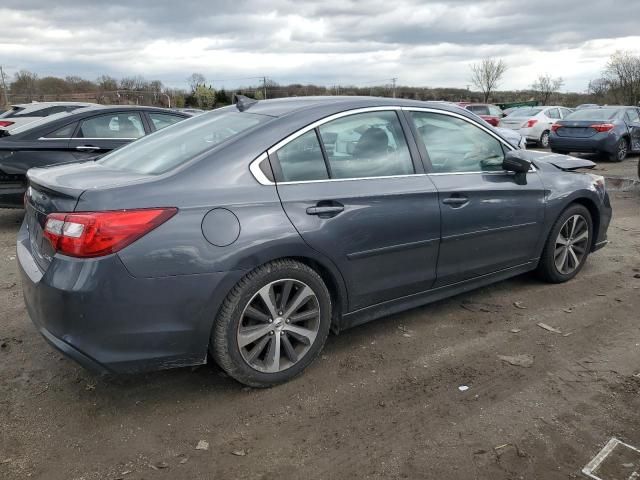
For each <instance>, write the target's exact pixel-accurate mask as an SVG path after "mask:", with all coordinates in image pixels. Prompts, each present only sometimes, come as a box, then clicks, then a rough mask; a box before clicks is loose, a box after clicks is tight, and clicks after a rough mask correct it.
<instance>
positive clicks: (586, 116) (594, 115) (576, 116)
mask: <svg viewBox="0 0 640 480" xmlns="http://www.w3.org/2000/svg"><path fill="white" fill-rule="evenodd" d="M618 112H619V110H618V109H617V108H585V109H582V110H576V111H575V112H573V113H571V114H570V115H567V117H566V120H612V119H613V118H614V117H615V116H616V115H617V114H618Z"/></svg>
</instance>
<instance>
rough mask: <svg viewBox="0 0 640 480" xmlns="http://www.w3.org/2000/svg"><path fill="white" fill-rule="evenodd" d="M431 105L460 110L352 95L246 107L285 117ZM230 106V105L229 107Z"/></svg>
mask: <svg viewBox="0 0 640 480" xmlns="http://www.w3.org/2000/svg"><path fill="white" fill-rule="evenodd" d="M385 106H389V107H393V106H396V107H423V108H424V107H430V108H438V109H441V110H448V111H458V109H459V108H460V107H458V106H457V105H456V106H453V107H454V108H455V109H454V108H452V105H448V104H446V103H443V102H437V101H420V100H407V99H402V98H387V97H356V96H353V97H350V96H344V97H341V96H318V97H289V98H277V99H272V100H259V101H257V102H256V103H253V104H251V105H250V106H249V107H248V108H246V110H245V111H246V112H248V113H254V114H260V115H269V116H272V117H284V116H287V115H290V114H293V113H297V112H303V111H307V112H309V113H312V112H313V111H314V110H318V111H322V112H323V113H326V114H327V115H330V114H331V113H338V112H343V111H347V110H353V109H357V108H369V107H385ZM227 108H230V107H227Z"/></svg>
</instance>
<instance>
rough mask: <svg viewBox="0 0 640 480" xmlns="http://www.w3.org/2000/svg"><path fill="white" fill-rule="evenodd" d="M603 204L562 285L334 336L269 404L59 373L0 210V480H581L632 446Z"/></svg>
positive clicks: (631, 195) (628, 274) (637, 339)
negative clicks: (26, 296)
mask: <svg viewBox="0 0 640 480" xmlns="http://www.w3.org/2000/svg"><path fill="white" fill-rule="evenodd" d="M636 162H637V158H632V159H628V160H627V161H625V162H624V164H623V165H622V166H621V165H616V169H621V170H620V171H623V170H624V171H627V170H628V175H629V176H630V177H634V173H635V170H636ZM602 167H604V168H606V167H607V164H603V166H602ZM623 173H624V172H623ZM612 201H613V206H614V220H613V223H612V225H611V227H610V229H609V238H610V240H611V243H610V244H609V246H608V247H606V248H605V249H604V250H601V251H599V252H597V253H596V254H594V255H593V256H592V257H591V258H590V259H589V261H588V263H587V265H586V266H585V268H584V270H583V271H582V272H581V274H580V275H579V276H578V277H577V278H576V279H574V280H573V281H571V282H569V283H567V284H564V285H548V284H544V283H541V282H539V281H538V280H536V279H535V278H534V277H533V276H531V275H525V276H521V277H518V278H515V279H512V280H509V281H505V282H501V283H498V284H496V285H493V286H490V287H487V288H483V289H481V290H477V291H475V292H472V293H469V294H465V295H460V296H457V297H454V298H451V299H449V300H446V301H441V302H438V303H436V304H433V305H430V306H426V307H422V308H418V309H415V310H412V311H409V312H406V313H402V314H398V315H393V316H390V317H388V318H385V319H382V320H379V321H377V322H374V323H370V324H368V325H364V326H361V327H358V328H355V329H352V330H350V331H347V332H344V333H342V334H340V335H339V336H332V337H330V338H329V341H328V343H327V346H326V349H325V351H324V354H323V355H322V358H321V359H319V361H318V362H316V364H315V365H313V366H312V367H311V368H309V369H308V370H307V371H306V372H305V373H304V374H303V375H302V376H301V377H299V378H298V379H296V380H295V381H293V382H291V383H289V384H286V385H283V386H280V387H277V388H273V389H270V390H253V389H248V388H243V387H242V386H241V385H239V384H237V383H235V382H234V381H232V380H231V379H229V378H226V377H225V376H224V375H223V374H222V373H221V372H220V371H219V370H218V369H217V368H215V367H211V366H203V367H200V368H196V369H181V370H175V371H166V372H159V373H153V374H148V375H138V376H129V377H120V378H101V377H97V376H94V375H92V374H91V373H89V372H87V371H85V370H83V369H82V368H81V367H79V366H77V365H76V364H75V363H73V362H72V361H70V360H67V359H66V358H63V357H62V356H61V355H60V354H59V353H57V352H55V351H54V350H52V348H51V347H49V346H48V345H47V344H46V343H45V341H44V340H43V339H42V338H41V337H40V335H39V334H38V333H37V332H36V331H35V329H34V327H33V326H32V324H31V322H30V320H29V319H28V317H27V314H26V313H25V309H24V307H23V302H22V297H21V289H20V280H19V278H18V274H17V271H16V261H15V246H14V242H15V233H16V231H17V229H18V226H19V223H20V221H21V213H20V212H17V211H6V210H5V211H0V432H1V434H0V478H2V479H7V480H8V479H24V478H32V479H46V480H57V479H65V480H66V479H86V480H89V479H111V480H113V479H120V478H121V479H124V480H138V479H236V478H238V479H264V480H267V479H300V478H305V479H316V478H318V479H365V478H370V479H387V478H391V479H395V478H408V479H491V480H501V479H544V480H553V479H567V478H582V476H581V474H580V473H579V472H580V470H581V468H582V467H583V466H584V465H585V464H587V462H588V461H589V460H590V459H591V458H592V457H593V456H594V455H595V454H596V453H597V452H598V451H599V450H600V448H601V447H602V446H603V445H604V443H606V442H607V440H609V439H610V438H611V437H613V436H615V437H618V438H620V439H621V440H623V441H626V442H627V443H629V444H631V445H635V446H640V415H639V414H638V412H640V315H639V314H638V312H639V311H640V295H639V294H640V278H636V277H638V276H640V275H638V273H640V192H639V191H637V190H636V191H633V192H616V193H612ZM538 322H544V323H545V324H548V325H550V326H552V327H554V328H556V329H558V330H559V331H560V332H562V333H553V332H550V331H548V330H545V329H543V328H541V327H539V326H537V323H538ZM499 355H511V356H513V355H531V356H533V358H534V363H533V365H532V366H530V367H522V366H514V365H510V364H508V363H506V362H504V361H502V360H500V359H499V358H498V356H499ZM461 386H467V387H468V389H467V390H466V391H461V390H460V389H459V387H461ZM201 440H204V441H206V442H208V449H206V450H202V449H200V450H199V449H196V446H197V444H198V442H199V441H201Z"/></svg>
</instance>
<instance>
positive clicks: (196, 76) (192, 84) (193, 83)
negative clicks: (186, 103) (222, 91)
mask: <svg viewBox="0 0 640 480" xmlns="http://www.w3.org/2000/svg"><path fill="white" fill-rule="evenodd" d="M206 81H207V79H206V78H204V75H202V74H201V73H192V74H191V75H190V76H189V77H188V78H187V82H188V83H189V88H191V92H192V93H193V92H195V91H196V88H198V86H199V85H204V84H205V82H206Z"/></svg>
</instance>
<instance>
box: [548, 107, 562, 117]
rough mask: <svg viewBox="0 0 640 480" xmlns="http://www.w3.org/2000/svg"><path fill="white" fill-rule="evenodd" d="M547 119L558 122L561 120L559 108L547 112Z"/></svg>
mask: <svg viewBox="0 0 640 480" xmlns="http://www.w3.org/2000/svg"><path fill="white" fill-rule="evenodd" d="M547 117H549V118H557V119H558V120H560V112H559V111H558V109H557V108H550V109H549V110H547Z"/></svg>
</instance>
